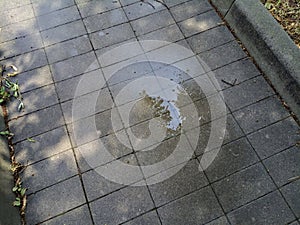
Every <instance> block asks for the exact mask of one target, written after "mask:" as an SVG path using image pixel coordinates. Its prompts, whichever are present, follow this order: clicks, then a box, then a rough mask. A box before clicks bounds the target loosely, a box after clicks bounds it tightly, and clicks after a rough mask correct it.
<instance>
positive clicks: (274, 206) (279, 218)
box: [228, 191, 295, 225]
mask: <svg viewBox="0 0 300 225" xmlns="http://www.w3.org/2000/svg"><path fill="white" fill-rule="evenodd" d="M228 217H229V220H230V222H231V224H233V225H237V224H243V225H250V224H251V225H252V224H266V225H271V224H287V223H289V222H291V221H293V220H294V219H295V218H294V217H293V214H292V213H291V211H290V209H289V208H288V206H287V205H286V203H285V202H284V200H283V199H282V197H281V195H280V194H279V192H277V191H276V192H273V193H271V194H268V195H266V196H264V197H262V198H260V199H258V200H256V201H254V202H251V203H249V204H247V205H245V206H243V207H241V208H239V209H237V210H235V211H233V212H231V213H229V214H228Z"/></svg>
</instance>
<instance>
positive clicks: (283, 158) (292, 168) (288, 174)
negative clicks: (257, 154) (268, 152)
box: [264, 146, 300, 187]
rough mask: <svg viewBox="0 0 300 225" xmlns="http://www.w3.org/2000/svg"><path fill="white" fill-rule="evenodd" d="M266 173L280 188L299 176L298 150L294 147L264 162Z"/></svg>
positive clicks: (299, 153)
mask: <svg viewBox="0 0 300 225" xmlns="http://www.w3.org/2000/svg"><path fill="white" fill-rule="evenodd" d="M264 164H265V166H266V167H267V169H268V172H269V173H270V175H271V176H272V178H273V179H274V181H275V183H276V184H277V185H278V186H279V187H280V186H282V185H285V184H287V183H288V182H289V181H290V180H291V179H292V178H294V177H297V176H299V174H300V148H299V147H297V146H294V147H292V148H290V149H287V150H285V151H283V152H281V153H278V154H276V155H274V156H272V157H270V158H268V159H266V160H264Z"/></svg>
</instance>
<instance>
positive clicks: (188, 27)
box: [179, 10, 222, 37]
mask: <svg viewBox="0 0 300 225" xmlns="http://www.w3.org/2000/svg"><path fill="white" fill-rule="evenodd" d="M221 23H222V20H221V19H220V17H219V16H218V14H217V13H216V12H215V11H213V10H212V11H209V12H206V13H203V14H200V15H198V16H195V17H192V18H190V19H187V20H184V21H182V22H180V23H179V27H180V28H181V30H182V32H183V33H184V35H185V37H190V36H191V35H194V34H197V33H200V32H203V31H206V30H208V29H211V28H213V27H216V26H218V25H219V24H221Z"/></svg>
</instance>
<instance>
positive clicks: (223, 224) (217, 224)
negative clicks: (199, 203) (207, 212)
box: [205, 216, 229, 225]
mask: <svg viewBox="0 0 300 225" xmlns="http://www.w3.org/2000/svg"><path fill="white" fill-rule="evenodd" d="M205 225H229V223H228V221H227V219H226V217H225V216H222V217H220V218H218V219H215V220H213V221H211V222H209V223H206V224H205Z"/></svg>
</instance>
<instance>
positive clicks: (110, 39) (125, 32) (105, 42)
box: [89, 23, 135, 49]
mask: <svg viewBox="0 0 300 225" xmlns="http://www.w3.org/2000/svg"><path fill="white" fill-rule="evenodd" d="M120 34H122V35H120ZM89 36H90V40H91V42H92V44H93V47H94V49H100V48H104V47H108V46H110V45H113V44H117V43H120V42H123V41H126V40H128V39H131V38H133V37H135V36H134V33H133V30H132V28H131V26H130V25H129V23H124V24H121V25H118V26H114V27H111V28H108V29H106V30H103V31H97V32H95V33H92V34H90V35H89Z"/></svg>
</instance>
